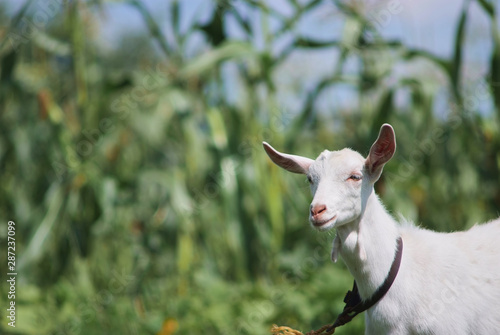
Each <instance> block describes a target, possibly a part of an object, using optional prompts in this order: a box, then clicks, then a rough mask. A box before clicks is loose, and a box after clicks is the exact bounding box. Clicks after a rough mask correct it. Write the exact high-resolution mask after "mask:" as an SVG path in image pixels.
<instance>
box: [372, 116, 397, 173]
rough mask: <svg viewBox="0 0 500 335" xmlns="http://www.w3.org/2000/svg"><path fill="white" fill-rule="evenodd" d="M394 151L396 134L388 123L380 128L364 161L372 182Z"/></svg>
mask: <svg viewBox="0 0 500 335" xmlns="http://www.w3.org/2000/svg"><path fill="white" fill-rule="evenodd" d="M395 151H396V134H395V133H394V129H393V128H392V126H391V125H390V124H388V123H384V124H383V125H382V127H381V128H380V132H379V134H378V138H377V140H376V141H375V143H373V145H372V147H371V149H370V154H369V155H368V158H367V159H366V162H365V168H366V171H367V172H368V174H369V175H370V177H371V179H372V180H373V182H375V181H377V180H378V179H379V178H380V175H381V174H382V170H383V168H384V165H385V163H387V162H388V161H389V160H390V159H391V158H392V156H393V155H394V152H395Z"/></svg>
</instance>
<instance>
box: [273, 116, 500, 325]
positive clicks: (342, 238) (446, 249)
mask: <svg viewBox="0 0 500 335" xmlns="http://www.w3.org/2000/svg"><path fill="white" fill-rule="evenodd" d="M384 127H385V128H384ZM391 145H393V146H391ZM264 146H265V148H266V151H267V152H268V154H269V156H270V157H271V159H272V160H273V161H274V162H276V164H278V165H280V166H282V167H284V168H285V169H288V170H292V169H293V171H292V172H296V173H301V172H300V171H303V173H306V174H307V175H308V178H309V179H310V180H312V183H311V189H312V193H313V200H312V203H311V213H310V220H311V223H312V224H313V226H314V227H315V228H317V229H319V230H327V229H331V228H335V229H336V230H337V236H336V237H335V240H334V242H333V250H332V260H334V261H336V259H337V256H338V255H340V256H341V257H342V259H343V260H344V262H345V263H346V265H347V267H348V268H349V271H350V272H351V274H352V275H353V276H354V279H355V280H356V282H357V285H358V289H359V292H360V295H361V297H362V299H367V298H369V297H370V296H371V295H372V294H373V293H374V292H375V290H376V289H377V288H378V287H379V286H380V285H381V284H382V282H383V281H384V279H385V277H386V276H387V274H388V272H389V268H390V266H391V263H392V261H393V259H394V254H395V249H396V240H397V238H398V237H399V236H401V237H402V239H403V243H404V250H403V258H402V261H401V267H400V270H399V273H398V275H397V277H396V280H395V281H394V283H393V285H392V287H391V288H390V290H389V292H388V293H387V294H386V295H385V296H384V298H382V300H381V301H380V302H378V303H377V304H376V305H375V306H373V307H372V308H370V309H369V310H368V311H366V312H365V320H366V331H365V334H439V335H440V334H500V219H497V220H495V221H492V222H489V223H487V224H483V225H477V226H474V227H473V228H471V229H469V230H468V231H465V232H455V233H437V232H433V231H429V230H425V229H421V228H418V227H415V226H413V225H411V224H398V223H397V222H396V221H395V220H394V219H393V218H392V217H391V215H389V213H387V211H386V210H385V208H384V206H383V205H382V203H381V202H380V200H379V198H378V197H377V195H376V194H375V192H374V191H373V185H374V183H375V182H376V181H377V180H378V178H379V176H380V173H381V172H382V168H383V165H384V164H385V163H386V162H387V161H388V160H389V159H390V158H391V157H392V154H393V153H394V151H395V136H394V132H393V130H392V127H390V126H389V125H384V126H383V128H382V129H381V133H380V135H379V138H378V139H377V141H376V142H375V143H374V146H372V149H371V151H370V154H369V156H368V157H367V158H366V159H365V158H363V157H362V156H361V155H360V154H359V153H357V152H355V151H352V150H350V149H343V150H340V151H324V152H323V153H322V154H321V155H320V156H319V157H318V158H317V159H316V160H315V161H313V160H309V159H307V158H304V157H301V158H300V160H295V159H296V157H297V156H291V155H287V156H286V157H285V159H284V160H283V157H284V156H280V155H282V154H281V153H279V152H277V151H276V150H274V149H272V148H271V147H270V146H269V145H268V144H267V143H265V144H264ZM276 155H278V156H276ZM287 159H291V160H294V161H293V162H286V160H287ZM290 166H293V167H292V168H289V167H290ZM298 166H300V168H299V167H298ZM351 175H361V176H362V179H361V180H356V178H354V179H353V178H350V177H351ZM319 205H325V206H326V209H325V210H324V211H322V212H321V213H319V214H318V213H316V215H315V213H313V212H314V210H313V209H314V208H315V206H319ZM316 208H318V207H316ZM318 225H320V226H319V227H318Z"/></svg>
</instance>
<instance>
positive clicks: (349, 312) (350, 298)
mask: <svg viewBox="0 0 500 335" xmlns="http://www.w3.org/2000/svg"><path fill="white" fill-rule="evenodd" d="M402 256H403V239H402V238H401V237H399V238H398V241H397V249H396V254H395V255H394V260H393V261H392V264H391V268H390V269H389V274H388V275H387V277H386V278H385V280H384V282H383V283H382V285H381V286H380V287H379V288H378V289H377V290H376V291H375V293H374V294H373V296H371V297H370V298H369V299H368V300H366V301H362V300H361V297H360V296H359V292H358V286H357V285H356V281H354V284H353V287H352V291H347V294H346V295H345V298H344V302H345V304H346V305H345V306H344V310H343V311H342V313H340V315H339V316H338V317H337V319H336V320H335V322H334V323H333V324H332V325H326V326H323V327H321V328H320V329H318V330H311V331H310V332H309V333H307V334H306V335H331V334H333V333H335V328H337V327H340V326H343V325H345V324H346V323H348V322H350V321H351V320H352V319H353V318H354V317H355V316H356V315H358V314H360V313H363V312H364V311H366V310H367V309H369V308H371V307H372V306H373V305H375V304H376V303H377V302H379V301H380V299H382V298H383V297H384V295H385V294H386V293H387V291H389V289H390V288H391V286H392V283H393V282H394V280H395V279H396V276H397V274H398V271H399V266H400V264H401V258H402ZM271 333H272V334H273V335H304V334H303V333H302V332H299V331H298V330H295V329H292V328H290V327H279V326H277V325H273V326H272V327H271Z"/></svg>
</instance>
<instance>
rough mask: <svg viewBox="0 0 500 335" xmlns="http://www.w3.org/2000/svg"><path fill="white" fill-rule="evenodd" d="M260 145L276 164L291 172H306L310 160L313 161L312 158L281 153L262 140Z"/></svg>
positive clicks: (310, 162)
mask: <svg viewBox="0 0 500 335" xmlns="http://www.w3.org/2000/svg"><path fill="white" fill-rule="evenodd" d="M262 145H263V146H264V149H265V150H266V153H267V155H268V156H269V158H271V160H272V161H273V162H274V163H275V164H276V165H278V166H280V167H282V168H283V169H285V170H288V171H290V172H293V173H302V174H306V173H307V171H308V170H309V167H310V166H311V164H312V162H314V161H313V160H312V159H309V158H306V157H302V156H296V155H289V154H284V153H281V152H279V151H277V150H276V149H274V148H273V147H272V146H270V145H269V144H268V143H266V142H262Z"/></svg>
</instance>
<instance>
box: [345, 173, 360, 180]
mask: <svg viewBox="0 0 500 335" xmlns="http://www.w3.org/2000/svg"><path fill="white" fill-rule="evenodd" d="M362 178H363V177H362V176H360V175H358V174H352V175H350V176H349V178H347V179H348V180H349V179H350V180H354V181H358V180H361V179H362Z"/></svg>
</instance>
